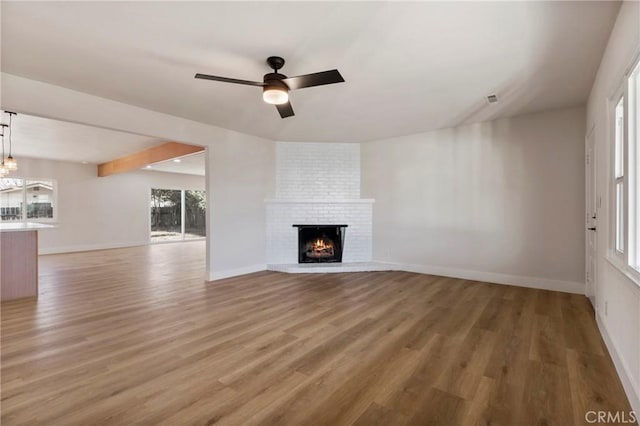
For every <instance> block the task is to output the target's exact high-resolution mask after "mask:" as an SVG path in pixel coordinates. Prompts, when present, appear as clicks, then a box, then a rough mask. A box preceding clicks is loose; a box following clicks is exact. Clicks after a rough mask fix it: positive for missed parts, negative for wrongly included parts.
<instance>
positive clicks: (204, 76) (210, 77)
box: [195, 74, 265, 87]
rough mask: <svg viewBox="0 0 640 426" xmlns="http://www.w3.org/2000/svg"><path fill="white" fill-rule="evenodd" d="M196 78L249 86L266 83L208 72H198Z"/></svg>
mask: <svg viewBox="0 0 640 426" xmlns="http://www.w3.org/2000/svg"><path fill="white" fill-rule="evenodd" d="M195 78H200V79H203V80H214V81H222V82H223V83H235V84H244V85H247V86H258V87H263V86H264V85H265V84H264V83H261V82H259V81H249V80H239V79H237V78H227V77H218V76H217V75H208V74H196V75H195Z"/></svg>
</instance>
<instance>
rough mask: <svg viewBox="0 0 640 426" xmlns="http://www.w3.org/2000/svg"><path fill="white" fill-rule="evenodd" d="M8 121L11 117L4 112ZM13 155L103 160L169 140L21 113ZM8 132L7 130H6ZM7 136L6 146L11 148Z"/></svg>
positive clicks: (15, 128) (16, 120) (16, 119)
mask: <svg viewBox="0 0 640 426" xmlns="http://www.w3.org/2000/svg"><path fill="white" fill-rule="evenodd" d="M2 121H3V122H5V123H7V122H8V116H7V115H6V114H2ZM12 128H13V135H12V136H11V139H12V142H13V156H14V157H20V156H23V157H32V158H46V159H49V160H60V161H74V162H87V163H92V164H99V163H104V162H106V161H110V160H113V159H115V158H118V157H122V156H124V155H127V154H132V153H134V152H137V151H141V150H143V149H145V148H149V147H151V146H154V145H160V144H162V143H165V142H166V140H163V139H157V138H152V137H149V136H140V135H134V134H131V133H124V132H118V131H115V130H107V129H101V128H98V127H93V126H85V125H82V124H76V123H67V122H64V121H58V120H51V119H48V118H41V117H34V116H31V115H26V114H18V115H17V116H14V118H13V124H12ZM7 135H8V133H7ZM7 142H8V138H7V137H5V149H8V144H7Z"/></svg>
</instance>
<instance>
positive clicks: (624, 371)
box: [596, 314, 640, 415]
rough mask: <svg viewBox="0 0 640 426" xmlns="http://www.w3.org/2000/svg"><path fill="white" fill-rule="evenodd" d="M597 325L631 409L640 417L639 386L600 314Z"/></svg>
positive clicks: (597, 315) (597, 316) (597, 317)
mask: <svg viewBox="0 0 640 426" xmlns="http://www.w3.org/2000/svg"><path fill="white" fill-rule="evenodd" d="M596 323H597V324H598V328H599V329H600V334H601V335H602V338H603V339H604V343H605V345H606V346H607V349H608V350H609V355H611V359H612V360H613V365H614V366H615V368H616V371H617V372H618V377H620V381H621V382H622V387H624V391H625V393H626V394H627V398H629V404H631V409H632V410H633V411H635V412H636V414H637V415H640V389H639V386H638V384H637V383H635V382H634V380H633V376H632V375H631V374H630V373H629V367H628V366H627V364H626V362H625V361H624V359H622V358H621V357H620V355H619V354H618V351H617V349H616V346H615V345H614V344H613V340H612V339H611V335H610V334H609V330H608V329H607V326H606V324H605V322H604V321H603V320H602V317H600V314H596Z"/></svg>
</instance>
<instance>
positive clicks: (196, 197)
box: [184, 191, 207, 239]
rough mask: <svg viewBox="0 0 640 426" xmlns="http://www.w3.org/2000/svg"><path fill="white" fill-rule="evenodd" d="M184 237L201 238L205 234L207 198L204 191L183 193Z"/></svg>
mask: <svg viewBox="0 0 640 426" xmlns="http://www.w3.org/2000/svg"><path fill="white" fill-rule="evenodd" d="M184 209H185V211H184V232H185V234H184V238H185V239H189V238H202V237H205V236H206V235H207V233H206V227H205V220H206V213H207V198H206V196H205V192H204V191H185V193H184Z"/></svg>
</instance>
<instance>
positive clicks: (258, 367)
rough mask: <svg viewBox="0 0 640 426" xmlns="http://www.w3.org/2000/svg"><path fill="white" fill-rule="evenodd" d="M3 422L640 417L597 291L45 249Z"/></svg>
mask: <svg viewBox="0 0 640 426" xmlns="http://www.w3.org/2000/svg"><path fill="white" fill-rule="evenodd" d="M40 279H41V281H40V298H39V300H38V301H37V302H36V301H34V300H23V301H15V302H7V303H3V304H2V323H1V332H2V342H1V343H2V354H1V355H2V356H1V362H2V364H1V367H2V368H1V373H2V391H1V400H2V424H3V425H14V424H46V425H100V424H117V425H125V424H164V425H183V424H228V425H250V424H256V425H275V424H280V425H302V424H304V425H316V424H317V425H322V424H326V425H343V424H344V425H346V424H356V425H402V424H415V425H428V424H433V425H446V426H450V425H456V424H463V425H476V424H491V425H529V424H531V425H533V424H538V425H543V424H545V425H562V426H565V425H572V424H575V425H579V424H585V421H584V415H585V413H586V412H587V411H588V410H596V411H597V410H607V411H626V412H628V411H629V410H630V408H629V405H628V402H627V401H626V397H625V395H624V393H623V390H622V386H621V384H620V381H619V379H618V377H617V375H616V373H615V371H614V368H613V364H612V362H611V360H610V358H609V355H608V354H607V351H606V349H605V348H604V345H603V342H602V339H601V338H600V335H599V334H598V331H597V329H596V325H595V322H594V319H593V311H592V309H591V306H590V304H589V302H588V301H587V299H586V298H585V297H582V296H578V295H572V294H566V293H555V292H548V291H540V290H532V289H525V288H518V287H510V286H504V285H494V284H486V283H479V282H471V281H465V280H460V279H452V278H443V277H436V276H430V275H419V274H413V273H404V272H372V273H350V274H326V275H320V274H318V275H316V274H309V275H307V274H302V275H287V274H283V273H277V272H261V273H256V274H251V275H246V276H242V277H237V278H231V279H227V280H223V281H217V282H214V283H205V282H204V243H202V242H191V243H184V244H164V245H156V246H150V247H138V248H131V249H118V250H108V251H95V252H88V253H79V254H67V255H54V256H43V257H41V263H40Z"/></svg>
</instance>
